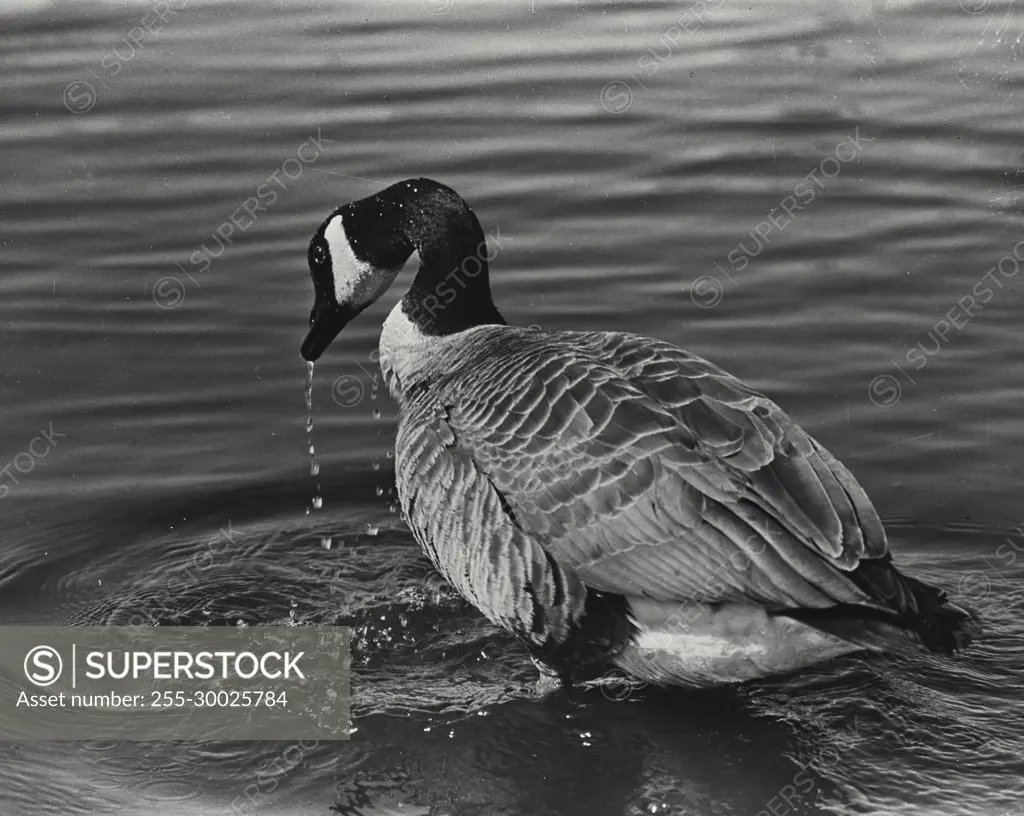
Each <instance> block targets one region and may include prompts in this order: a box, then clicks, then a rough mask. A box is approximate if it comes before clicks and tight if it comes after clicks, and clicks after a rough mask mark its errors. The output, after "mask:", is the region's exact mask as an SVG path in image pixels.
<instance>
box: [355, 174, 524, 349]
mask: <svg viewBox="0 0 1024 816" xmlns="http://www.w3.org/2000/svg"><path fill="white" fill-rule="evenodd" d="M345 230H346V233H347V234H348V236H349V240H350V243H351V244H352V250H353V252H355V253H356V255H357V256H359V257H361V258H363V259H365V260H367V261H369V262H370V263H372V264H374V265H375V266H378V267H384V268H394V267H395V266H398V265H400V264H402V263H404V262H405V261H406V260H407V259H408V258H409V256H410V255H411V254H412V253H413V251H416V252H418V253H419V256H420V268H419V272H417V273H416V279H415V280H414V281H413V284H412V286H411V287H410V289H409V292H408V294H406V296H405V297H404V298H403V299H402V309H403V311H404V312H405V314H406V315H407V316H408V317H409V319H410V320H412V321H413V322H414V323H416V325H417V326H418V327H419V329H420V330H421V331H422V332H424V333H425V334H432V335H445V334H454V333H456V332H460V331H463V330H465V329H468V328H472V327H473V326H481V325H486V324H494V323H498V324H504V323H505V320H504V318H502V316H501V314H500V313H499V312H498V310H497V309H496V308H495V306H494V301H493V300H492V299H491V283H490V276H489V270H488V266H487V258H488V256H489V253H488V249H487V242H486V240H485V238H484V233H483V230H482V229H481V228H480V222H479V221H477V218H476V216H475V215H474V214H473V211H472V210H471V209H470V208H469V206H468V205H467V204H466V202H465V201H463V200H462V198H461V197H460V196H459V194H458V193H456V192H455V191H454V190H452V189H451V188H450V187H446V186H444V185H443V184H438V183H437V182H436V181H431V180H430V179H423V178H420V179H410V180H408V181H402V182H399V183H398V184H394V185H392V186H391V187H388V188H387V189H385V190H382V191H381V192H379V193H377V194H376V195H374V196H370V197H369V198H364V199H362V200H360V201H355V202H353V203H352V204H349V205H348V207H347V208H346V211H345ZM354 236H361V237H362V240H360V241H358V242H357V241H355V240H353V238H354ZM490 257H493V256H490Z"/></svg>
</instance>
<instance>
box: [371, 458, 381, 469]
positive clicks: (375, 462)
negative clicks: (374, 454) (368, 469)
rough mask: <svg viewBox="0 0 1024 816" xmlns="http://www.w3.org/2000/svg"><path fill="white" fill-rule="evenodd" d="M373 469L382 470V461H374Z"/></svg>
mask: <svg viewBox="0 0 1024 816" xmlns="http://www.w3.org/2000/svg"><path fill="white" fill-rule="evenodd" d="M373 469H374V470H380V460H378V459H374V460H373Z"/></svg>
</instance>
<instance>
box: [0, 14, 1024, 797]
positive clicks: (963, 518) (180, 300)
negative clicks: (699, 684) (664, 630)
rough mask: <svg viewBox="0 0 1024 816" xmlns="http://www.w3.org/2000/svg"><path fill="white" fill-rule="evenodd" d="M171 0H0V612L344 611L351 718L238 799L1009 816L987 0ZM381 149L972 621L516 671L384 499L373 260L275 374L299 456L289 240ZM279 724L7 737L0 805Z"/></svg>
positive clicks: (250, 764)
mask: <svg viewBox="0 0 1024 816" xmlns="http://www.w3.org/2000/svg"><path fill="white" fill-rule="evenodd" d="M171 6H172V7H174V8H176V9H177V11H176V13H175V15H174V16H171V17H169V18H168V19H167V20H166V23H165V24H164V25H163V27H162V28H161V29H160V30H159V31H158V32H156V33H146V34H144V35H139V34H137V33H136V34H135V35H134V36H135V40H136V42H135V43H132V41H131V37H128V39H127V40H126V39H125V38H126V36H127V34H128V33H130V32H132V31H133V30H134V31H136V32H138V31H139V30H142V29H140V28H139V26H140V22H141V21H142V19H143V17H144V16H145V15H146V6H142V5H138V4H135V3H126V2H117V3H110V4H100V3H92V2H76V3H71V2H56V3H52V4H43V3H31V2H17V3H11V4H8V5H6V6H5V7H4V9H3V10H2V11H0V14H2V15H3V16H2V23H3V24H2V26H0V60H2V66H3V71H2V78H0V87H2V89H3V94H2V102H0V109H2V113H3V118H2V124H0V145H2V153H0V157H2V158H0V161H2V163H3V168H2V172H0V259H2V262H3V271H4V273H3V276H2V278H0V291H2V294H3V297H2V298H0V326H2V331H0V348H2V351H0V354H2V366H0V373H2V380H0V382H2V389H3V399H2V402H0V464H3V465H6V464H7V463H14V464H15V467H14V468H12V469H10V470H8V472H7V473H8V476H10V477H12V478H16V479H17V483H15V482H14V481H12V480H11V479H10V478H8V479H5V481H4V482H3V484H5V485H7V487H8V491H7V492H6V493H4V494H3V497H2V500H0V536H2V538H0V541H2V545H0V547H2V549H0V621H2V622H4V623H28V622H33V623H54V624H56V623H70V624H85V623H128V622H140V621H148V622H159V623H161V624H174V623H179V624H180V623H187V624H200V623H205V622H211V623H226V624H230V625H234V624H236V623H237V622H238V621H243V622H246V623H249V624H255V623H287V622H291V621H295V622H298V623H349V624H351V625H352V626H354V627H355V630H354V631H355V635H354V646H353V660H354V677H353V694H354V699H353V707H354V712H355V726H356V728H357V730H356V732H355V733H354V735H353V737H352V739H351V740H350V741H348V742H331V743H322V744H320V745H318V746H315V747H311V748H310V749H309V750H306V751H304V752H303V753H302V755H301V756H296V754H295V752H294V751H292V752H291V753H290V754H289V758H288V760H287V761H286V763H285V764H286V766H287V769H286V772H285V773H284V774H283V775H282V776H281V777H280V779H279V780H278V781H279V785H278V786H277V787H276V789H275V790H274V791H273V793H271V794H269V795H268V796H267V797H266V798H265V801H263V802H261V803H260V805H259V810H258V812H259V813H260V814H264V813H270V814H282V815H283V816H293V815H295V816H297V815H298V814H328V813H330V812H335V813H340V814H366V815H367V816H368V815H369V814H423V815H424V816H426V815H427V814H433V815H435V816H445V815H448V816H462V815H464V814H481V815H486V816H490V815H491V814H509V816H511V815H512V814H517V815H519V814H521V815H522V816H547V815H548V814H673V815H676V814H700V815H701V816H704V814H741V815H742V814H749V815H750V816H756V815H757V814H759V813H774V814H775V816H786V815H787V814H789V813H799V814H806V813H839V814H860V813H874V814H893V813H900V814H984V815H985V816H1000V815H1001V814H1007V813H1020V812H1021V810H1020V807H1021V804H1020V803H1021V802H1022V801H1024V798H1022V796H1024V778H1022V771H1024V760H1022V759H1021V757H1022V755H1024V737H1022V736H1021V735H1022V731H1024V729H1022V727H1021V726H1022V720H1024V692H1022V691H1021V676H1022V672H1024V647H1022V645H1021V643H1022V640H1021V638H1022V636H1024V626H1022V624H1021V618H1022V612H1024V591H1022V589H1021V578H1022V577H1024V571H1022V569H1021V563H1020V562H1019V560H1018V558H1017V556H1018V550H1020V549H1021V548H1022V547H1024V529H1022V525H1024V504H1022V502H1021V495H1022V493H1024V473H1022V472H1021V468H1020V462H1021V451H1022V450H1024V423H1022V421H1021V411H1022V405H1024V342H1022V334H1021V312H1022V308H1024V305H1022V301H1024V286H1022V283H1021V281H1022V280H1024V275H1019V274H1017V270H1018V269H1019V266H1018V261H1019V259H1020V258H1024V244H1020V245H1019V246H1018V243H1017V242H1019V241H1021V239H1022V238H1024V230H1022V229H1021V215H1022V211H1021V200H1022V189H1024V171H1022V170H1021V164H1022V158H1024V156H1022V154H1024V142H1022V141H1021V138H1020V134H1021V129H1022V126H1024V114H1022V111H1024V108H1022V105H1024V90H1022V89H1024V61H1022V60H1021V56H1022V54H1024V45H1022V34H1024V17H1022V16H1021V15H1020V14H1019V10H1018V9H1017V8H1015V7H1014V5H1013V4H1012V3H1010V4H1007V3H1003V2H998V0H992V1H991V2H990V1H989V0H961V2H960V3H959V4H957V3H956V2H952V0H947V2H906V3H903V2H891V1H888V2H887V1H886V0H875V1H871V0H853V1H852V2H846V3H841V4H840V3H829V4H826V3H821V4H813V3H800V2H786V1H785V0H779V2H773V3H768V2H764V0H754V2H744V3H738V2H734V0H708V2H706V3H705V4H704V5H703V6H701V5H699V4H698V5H697V6H690V5H689V4H688V3H686V2H683V3H656V2H643V3H641V2H633V3H607V2H591V1H589V0H580V2H571V1H570V0H563V1H562V2H557V1H556V0H510V1H509V2H506V3H498V2H472V0H424V2H423V3H420V2H402V3H398V2H357V3H352V2H344V1H343V0H331V2H320V3H312V2H311V3H302V2H294V3H293V2H277V3H266V4H242V3H237V4H227V3H216V4H209V3H199V2H191V3H185V2H184V0H177V2H172V3H171ZM702 9H706V10H703V11H702ZM303 146H304V147H303ZM300 150H301V153H299V151H300ZM297 155H301V156H302V157H304V159H303V160H301V161H295V157H296V156H297ZM421 175H423V176H429V177H432V178H435V179H438V180H440V181H443V182H445V183H447V184H449V185H451V186H453V187H454V188H455V189H457V190H458V191H459V192H461V193H462V195H463V196H464V197H465V198H466V199H467V200H468V201H469V202H470V204H471V205H472V206H473V207H474V209H475V210H476V212H477V214H478V216H479V217H480V220H481V221H482V223H483V225H484V227H485V230H486V231H488V232H489V233H491V234H494V233H495V231H500V234H501V235H502V236H503V241H504V247H503V248H502V249H501V250H500V252H499V254H498V257H497V259H496V260H495V261H494V262H493V264H492V285H493V289H494V293H495V298H496V301H497V303H498V305H499V307H500V309H501V310H502V312H503V313H504V314H505V316H506V317H507V318H508V319H509V320H510V321H511V322H517V323H525V324H533V323H539V324H543V325H546V326H553V327H561V328H567V329H617V330H626V331H636V332H642V333H645V334H649V335H653V336H655V337H659V338H663V339H665V340H669V341H672V342H674V343H677V344H678V345H681V346H683V347H685V348H688V349H691V350H693V351H695V352H697V353H699V354H701V355H703V356H705V357H708V358H710V359H711V360H713V361H715V362H716V363H718V364H719V365H721V366H723V367H724V368H726V369H727V370H729V371H731V372H733V373H734V374H736V375H737V376H739V377H741V378H742V379H744V380H746V381H747V382H748V383H750V384H751V385H753V386H755V387H757V388H759V389H762V390H763V391H765V392H766V393H768V394H769V395H770V396H772V397H773V398H774V399H775V400H776V401H777V402H778V403H779V404H780V405H782V406H783V407H784V408H785V409H787V410H788V411H789V412H790V413H791V414H792V415H793V416H794V417H795V418H796V419H797V420H798V421H799V422H801V424H802V425H803V426H804V427H805V428H806V429H808V430H809V431H810V432H811V433H813V434H814V435H815V436H816V437H817V438H818V439H819V440H820V441H821V442H823V443H824V444H825V445H826V446H827V447H829V448H830V449H831V450H832V451H833V452H834V453H835V454H836V455H837V456H838V457H839V458H841V459H843V460H844V461H845V462H846V463H847V464H848V465H849V466H850V467H851V469H852V470H853V471H854V473H855V474H856V476H857V477H858V478H859V480H860V481H861V483H862V484H863V485H864V487H865V488H866V489H867V491H868V493H869V494H870V495H871V496H872V497H873V498H874V501H875V503H876V505H877V507H878V509H879V512H880V514H881V515H882V517H883V520H884V521H885V523H886V526H887V529H888V530H889V534H890V540H891V542H892V546H893V549H894V551H895V552H896V555H897V559H898V561H899V562H900V563H901V564H904V565H906V566H907V567H908V569H909V570H911V571H913V572H914V573H915V574H917V575H920V576H922V577H925V578H927V579H929V580H931V581H933V582H935V583H937V584H939V585H941V586H943V587H945V588H946V589H947V590H948V591H949V592H950V594H951V595H953V596H954V597H957V598H959V600H960V601H961V602H965V603H968V604H970V605H972V606H974V607H975V608H976V609H977V610H978V612H979V613H980V615H981V616H982V617H983V619H984V621H985V625H986V630H987V636H986V638H985V640H984V641H983V642H982V643H980V644H978V645H976V646H975V647H973V648H972V649H971V650H970V651H969V652H968V653H966V654H965V655H962V656H960V657H957V658H954V659H938V658H934V659H933V658H924V657H922V658H920V659H916V660H903V659H899V660H897V659H883V658H870V659H868V658H851V659H848V660H843V661H840V662H837V663H834V664H830V665H828V666H825V667H822V668H820V669H817V670H815V671H811V672H807V673H805V674H803V675H801V676H799V677H797V678H791V679H789V680H786V681H777V682H769V683H761V684H754V685H753V686H750V687H745V688H741V689H734V690H726V691H716V692H709V693H697V694H695V693H688V692H684V691H678V690H676V691H658V690H653V689H640V690H637V691H635V692H633V693H631V694H628V695H626V694H607V693H601V692H596V691H595V692H589V693H576V694H572V695H555V696H552V697H549V698H546V699H541V700H538V699H536V698H535V697H534V696H533V683H534V680H535V671H534V669H533V666H532V664H531V663H530V662H529V660H528V659H527V657H526V655H525V653H524V652H523V651H522V649H520V648H519V647H518V646H517V645H516V644H515V643H514V642H512V641H511V639H510V638H508V637H507V636H505V635H503V634H501V633H498V632H496V631H495V630H494V629H493V628H492V627H490V625H488V624H487V623H486V622H485V621H483V620H482V618H481V617H480V616H479V615H478V614H477V613H476V612H475V611H474V610H473V609H472V608H471V607H469V606H467V605H466V604H464V603H462V602H461V601H460V600H459V599H458V598H457V597H456V596H454V595H453V593H452V592H451V591H450V590H449V589H447V588H446V587H445V586H444V584H443V582H441V581H439V580H438V579H437V578H436V576H434V575H433V574H432V572H431V569H430V566H429V564H428V563H427V562H426V560H425V558H424V557H423V556H422V555H420V553H419V551H418V549H417V548H416V546H415V545H414V543H413V541H412V538H411V536H410V534H409V533H408V531H407V530H406V529H405V528H404V527H403V525H402V523H401V521H400V520H399V518H398V515H397V513H396V511H395V507H394V502H395V496H394V494H393V471H392V461H391V458H390V451H391V449H392V444H393V433H394V428H395V413H396V412H395V406H394V404H393V403H392V402H391V401H390V400H389V398H388V396H387V394H386V392H385V391H384V390H383V389H377V388H376V382H377V378H378V377H379V371H378V369H377V366H376V362H375V356H376V355H375V354H374V352H373V350H374V348H375V344H376V338H377V336H378V333H379V330H380V328H379V327H380V323H381V321H382V320H383V318H384V316H385V315H386V314H387V312H388V310H389V309H390V308H391V306H392V305H393V304H394V303H395V301H396V300H397V299H398V298H399V297H400V296H401V294H402V293H403V292H404V289H405V287H406V286H407V285H408V283H409V282H410V280H411V276H412V267H410V268H409V269H407V270H406V271H405V272H404V273H403V275H402V277H400V278H399V280H398V282H397V284H396V286H395V287H394V288H393V289H392V290H391V292H390V293H389V294H388V295H387V296H385V298H383V299H382V301H381V302H380V303H378V304H377V305H376V306H375V307H374V308H372V309H371V310H370V311H369V312H367V313H366V314H365V315H364V316H363V317H362V319H360V320H358V321H356V322H355V323H354V324H353V325H352V326H351V327H350V328H349V329H348V330H347V331H346V333H345V334H344V335H343V336H342V338H341V339H340V341H339V342H337V343H336V344H335V345H334V346H333V347H332V349H331V350H330V351H329V352H328V353H327V354H326V355H325V357H324V358H323V359H322V361H321V362H320V363H318V365H317V367H316V374H315V387H314V393H313V407H314V417H315V422H316V427H315V428H314V430H313V435H312V436H313V442H314V444H315V446H316V451H317V457H318V461H319V462H320V465H321V472H320V474H319V477H316V478H314V477H311V476H310V473H309V454H308V441H307V435H306V429H305V422H306V412H305V406H304V404H303V383H304V378H305V373H306V372H305V368H304V365H303V363H302V361H301V360H300V358H299V344H300V342H301V339H302V337H303V334H304V330H305V328H306V321H307V317H308V314H309V307H310V303H311V298H312V291H311V287H310V284H309V280H308V276H307V270H306V264H305V249H306V245H307V242H308V240H309V237H310V235H311V234H312V232H313V231H314V230H315V228H316V227H317V225H318V224H319V223H320V222H321V220H322V219H323V218H324V217H325V216H326V214H327V213H328V212H329V211H330V210H331V209H333V208H334V207H335V206H337V205H338V204H340V203H343V202H345V201H347V200H350V199H353V198H359V197H362V196H365V195H369V194H371V193H373V192H375V191H376V190H378V189H380V188H382V187H384V186H386V185H387V184H390V183H392V182H394V181H398V180H401V179H403V178H406V177H410V176H421ZM270 192H274V193H276V195H275V196H274V197H273V200H272V201H271V196H270V195H269V193H270ZM250 199H255V200H256V202H257V203H258V204H259V205H260V208H259V209H256V205H254V204H252V203H251V201H250ZM247 202H248V205H249V207H250V213H249V215H250V216H251V217H247V216H246V214H245V209H244V206H245V205H246V203H247ZM240 208H241V209H240ZM232 217H234V218H235V219H236V226H234V227H232V226H227V227H225V226H223V225H225V224H228V225H231V223H232V221H231V219H232ZM242 224H244V225H245V227H244V229H243V228H242V226H241V225H242ZM218 230H220V235H221V237H222V238H224V236H227V239H226V240H225V241H224V242H221V241H218V240H217V237H216V233H217V231H218ZM505 239H507V240H505ZM203 247H206V249H203ZM1015 251H1016V253H1017V256H1016V257H1014V252H1015ZM197 253H198V254H197ZM214 255H216V257H214ZM986 293H987V295H986ZM965 298H966V299H965ZM44 430H45V431H46V432H47V433H50V434H51V439H52V442H53V444H52V445H49V444H48V446H47V452H46V454H45V456H34V455H33V454H31V453H30V454H29V455H28V458H26V457H25V456H20V458H19V455H20V454H23V453H25V452H26V451H29V446H30V444H31V443H32V440H33V439H35V438H36V437H38V436H39V435H40V432H41V431H44ZM40 447H41V445H40V444H39V443H36V447H35V448H33V451H37V450H39V449H40ZM318 485H319V487H318ZM317 496H321V497H322V507H321V508H319V509H317V508H314V507H313V502H314V498H315V497H317ZM229 525H230V528H229ZM222 531H224V532H222ZM224 535H227V536H229V537H230V539H231V540H232V544H231V555H232V557H231V558H223V559H217V560H215V561H214V563H212V564H208V563H207V562H205V561H204V562H203V564H204V566H203V568H202V569H201V570H199V571H197V570H196V569H194V565H195V564H196V563H197V557H198V556H199V555H200V554H202V553H203V552H204V550H205V548H206V547H207V545H208V544H209V543H210V541H212V540H219V537H221V536H224ZM324 536H330V537H331V543H332V546H331V547H330V548H329V549H326V548H324V547H323V546H322V538H323V537H324ZM190 566H191V567H193V568H190ZM167 590H170V593H171V596H172V597H173V603H168V602H167V600H166V597H167V594H166V591H167ZM161 599H163V600H161ZM618 697H625V699H613V698H618ZM287 748H288V745H287V744H285V743H275V742H268V743H215V744H209V743H207V744H200V743H146V744H132V743H117V742H113V743H98V742H92V743H52V744H39V743H25V744H6V745H3V746H2V747H0V757H2V761H0V812H2V813H3V814H4V816H8V815H10V816H27V815H28V814H37V813H48V814H53V813H60V814H62V816H70V815H71V814H86V813H88V814H108V813H110V814H114V813H118V814H122V813H123V814H153V813H159V814H173V815H174V816H177V815H178V814H181V816H191V814H221V813H225V814H226V813H230V812H231V802H232V801H233V800H235V799H236V798H237V797H239V796H240V795H241V794H242V792H243V790H244V789H245V787H246V786H247V785H249V784H251V782H252V781H253V779H254V778H255V777H256V776H257V775H258V774H259V773H260V770H261V769H263V768H265V767H267V765H268V763H270V762H272V761H274V760H275V759H278V758H280V757H281V756H282V754H283V752H284V751H285V750H287ZM293 760H294V761H293ZM278 767H280V764H279V766H278ZM770 807H771V808H774V810H769V808H770ZM242 812H248V813H251V812H254V811H253V810H252V809H249V810H243V811H242Z"/></svg>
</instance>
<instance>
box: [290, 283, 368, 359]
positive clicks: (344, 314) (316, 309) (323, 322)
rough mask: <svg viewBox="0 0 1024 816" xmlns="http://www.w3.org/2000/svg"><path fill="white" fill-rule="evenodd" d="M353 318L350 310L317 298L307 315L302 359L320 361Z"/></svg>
mask: <svg viewBox="0 0 1024 816" xmlns="http://www.w3.org/2000/svg"><path fill="white" fill-rule="evenodd" d="M353 317H355V314H353V311H352V310H351V309H348V308H346V307H344V306H339V305H338V304H336V303H327V302H326V301H325V299H321V298H317V300H316V304H315V305H314V306H313V311H312V312H310V315H309V334H307V335H306V339H305V340H304V341H303V343H302V352H301V353H302V359H303V360H306V361H307V362H310V363H312V362H314V361H316V360H318V359H320V355H321V354H323V353H324V352H325V351H326V350H327V347H328V346H329V345H330V344H331V342H332V341H333V340H334V338H335V337H337V336H338V334H339V333H340V332H341V330H342V329H343V328H345V326H346V324H347V323H348V322H349V321H350V320H351V319H352V318H353Z"/></svg>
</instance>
